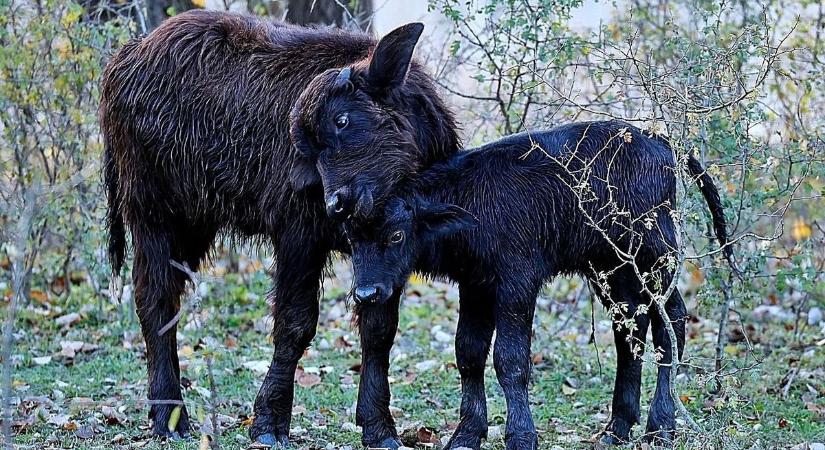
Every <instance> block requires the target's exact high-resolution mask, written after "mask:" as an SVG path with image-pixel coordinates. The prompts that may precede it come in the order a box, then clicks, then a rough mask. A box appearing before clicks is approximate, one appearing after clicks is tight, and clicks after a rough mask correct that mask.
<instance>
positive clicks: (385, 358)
mask: <svg viewBox="0 0 825 450" xmlns="http://www.w3.org/2000/svg"><path fill="white" fill-rule="evenodd" d="M400 296H401V292H400V291H399V292H395V293H394V294H393V295H392V297H391V298H390V299H389V300H387V302H386V303H383V304H369V305H362V306H360V307H359V308H358V310H357V311H356V312H357V314H358V326H359V329H360V332H361V352H362V353H361V380H360V382H359V385H358V405H357V406H356V409H355V422H356V424H358V425H360V426H361V427H362V428H363V436H362V437H361V440H362V443H363V444H364V446H366V447H370V448H389V449H392V450H396V449H397V448H398V447H400V446H401V441H400V440H399V439H398V433H397V432H396V431H395V421H394V420H393V418H392V414H390V384H389V380H388V378H387V377H388V372H389V367H390V350H391V349H392V344H393V340H394V339H395V333H396V331H397V330H398V307H399V298H400Z"/></svg>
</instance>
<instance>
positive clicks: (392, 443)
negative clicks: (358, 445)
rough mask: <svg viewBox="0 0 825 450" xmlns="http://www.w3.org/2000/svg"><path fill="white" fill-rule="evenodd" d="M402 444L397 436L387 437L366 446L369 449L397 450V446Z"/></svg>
mask: <svg viewBox="0 0 825 450" xmlns="http://www.w3.org/2000/svg"><path fill="white" fill-rule="evenodd" d="M403 445H404V444H402V443H401V441H400V440H398V438H395V437H388V438H386V439H384V440H383V441H381V442H379V443H377V444H370V445H367V448H368V449H370V450H385V449H389V450H398V448H399V447H402V446H403Z"/></svg>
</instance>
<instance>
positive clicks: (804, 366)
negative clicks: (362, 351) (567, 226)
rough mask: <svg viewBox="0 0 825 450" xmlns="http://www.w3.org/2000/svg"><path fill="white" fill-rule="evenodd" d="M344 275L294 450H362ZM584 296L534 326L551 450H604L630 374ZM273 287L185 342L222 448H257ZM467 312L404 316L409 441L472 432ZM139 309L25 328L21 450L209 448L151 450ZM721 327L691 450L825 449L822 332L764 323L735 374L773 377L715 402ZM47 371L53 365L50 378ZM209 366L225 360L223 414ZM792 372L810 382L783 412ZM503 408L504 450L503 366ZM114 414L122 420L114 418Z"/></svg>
mask: <svg viewBox="0 0 825 450" xmlns="http://www.w3.org/2000/svg"><path fill="white" fill-rule="evenodd" d="M335 272H336V273H338V274H339V277H338V278H334V279H331V280H328V281H327V282H326V284H325V290H324V292H325V295H324V298H323V300H322V312H321V320H320V326H319V332H318V335H317V337H316V339H315V341H314V343H313V347H311V348H310V349H309V350H308V351H307V354H306V355H305V356H304V358H303V359H302V360H301V366H302V368H303V370H304V371H305V372H306V373H311V374H314V373H317V374H319V375H320V377H321V378H320V383H318V384H315V385H312V384H313V382H303V383H299V384H298V385H296V400H295V405H294V409H293V422H292V428H293V431H292V439H293V442H294V443H295V444H297V446H299V447H304V448H321V449H325V448H343V447H346V446H350V447H352V448H360V434H359V432H358V431H357V430H356V429H355V426H354V422H355V418H354V405H355V400H356V395H357V384H358V376H359V375H358V373H357V371H356V370H354V369H357V364H358V362H359V352H358V349H359V343H358V336H357V332H356V330H355V329H354V328H353V327H352V326H351V324H350V319H351V318H350V315H349V312H348V311H347V307H346V303H345V302H344V300H343V294H344V292H345V291H346V289H345V288H346V286H347V285H348V283H349V281H348V273H347V265H346V264H341V263H338V264H336V265H335ZM576 283H577V281H576V280H561V281H560V282H557V283H556V284H554V285H553V286H552V287H551V288H549V289H548V290H547V298H542V299H540V302H539V303H540V305H539V308H538V312H537V317H536V321H535V325H534V341H533V353H534V362H535V363H536V364H535V368H534V371H533V378H532V385H531V389H530V393H531V402H532V407H533V416H534V419H535V422H536V425H537V427H538V428H539V430H540V448H542V449H577V448H592V447H593V444H592V443H591V442H590V441H589V439H590V436H591V435H593V434H594V433H596V432H597V431H599V430H600V429H601V428H602V427H603V426H604V424H605V423H606V422H607V418H608V416H609V408H608V405H609V404H610V398H611V392H612V386H613V381H612V380H613V375H614V369H615V362H614V354H615V353H614V351H613V344H612V337H611V333H610V331H609V322H608V321H607V320H608V318H607V316H606V314H605V313H604V312H603V310H602V308H601V307H600V306H598V305H596V306H595V308H593V310H594V311H595V314H596V317H595V320H594V323H595V328H594V329H593V336H594V338H595V345H594V343H592V342H591V339H590V336H591V304H590V303H589V301H587V300H586V299H585V300H583V301H581V300H580V301H578V302H576V301H575V300H574V297H575V294H574V291H575V290H576ZM268 286H269V284H268V280H267V278H266V275H265V274H263V273H262V271H257V272H250V273H247V274H236V273H230V274H226V275H224V276H222V277H220V278H219V279H217V280H214V281H210V282H209V283H208V293H207V294H206V295H205V296H204V297H203V301H202V304H201V305H200V308H199V309H197V310H196V311H193V312H189V313H187V314H186V315H185V316H184V319H183V321H184V322H185V325H184V324H181V326H179V335H178V342H179V348H180V355H181V361H182V366H183V370H182V375H183V376H184V377H185V378H186V379H187V380H188V381H189V382H190V383H191V386H190V387H189V388H187V389H186V392H185V398H186V403H187V407H188V409H189V411H190V414H192V415H194V416H196V417H200V418H203V417H204V415H205V414H206V413H207V412H208V406H207V405H208V404H209V402H210V400H214V404H215V410H216V412H217V413H218V414H219V419H220V422H221V428H220V430H221V434H220V438H219V442H220V444H221V447H222V448H227V449H229V448H246V447H247V445H248V444H249V440H248V437H247V427H248V424H249V415H251V413H252V402H253V400H254V397H255V394H256V392H257V390H258V388H259V386H260V382H261V380H262V375H261V374H260V373H257V372H255V371H254V370H250V369H249V368H248V367H247V366H250V365H254V364H251V363H254V362H259V365H260V364H262V365H263V367H266V364H267V362H268V360H269V357H270V355H271V353H270V352H271V348H272V342H271V340H270V338H269V336H268V328H269V326H268V324H267V322H266V318H265V316H266V312H267V310H268V307H267V304H266V301H265V294H266V291H267V289H268ZM456 297H457V290H456V289H455V288H454V287H451V286H448V285H446V284H441V283H436V284H434V285H433V284H427V283H423V282H422V281H421V280H417V279H414V280H413V282H412V283H411V285H410V287H409V289H408V291H407V295H406V298H405V299H404V301H403V304H402V311H401V324H400V327H399V328H400V330H399V333H398V336H397V339H396V345H395V347H394V350H393V354H392V360H393V362H392V366H391V373H390V376H391V381H392V384H391V386H392V392H393V400H392V406H393V413H394V415H395V416H396V422H397V425H398V426H400V427H401V428H403V429H404V430H407V431H406V432H405V435H407V436H409V435H410V434H411V433H410V431H409V430H411V431H412V435H414V434H415V431H416V430H418V429H419V428H421V427H426V428H428V429H430V430H433V431H434V432H435V433H436V434H437V435H438V436H439V437H443V436H449V434H450V432H451V429H452V427H454V426H455V423H456V421H457V419H458V406H459V404H460V383H459V377H458V371H457V369H456V368H455V365H454V363H453V361H454V351H453V347H452V340H451V338H452V335H453V333H454V330H455V324H456V319H457V314H456V307H457V298H456ZM90 299H91V300H90ZM129 309H130V308H129V307H128V306H126V305H116V304H110V303H108V302H106V301H101V300H97V299H94V297H93V295H92V294H91V292H90V291H89V289H88V287H86V286H84V285H79V286H75V289H74V290H73V292H72V293H71V295H69V296H68V297H66V298H65V299H63V300H61V301H60V303H57V304H52V303H50V301H49V300H48V299H43V300H42V301H40V302H35V304H33V305H32V306H30V307H27V308H23V309H22V310H21V311H20V312H19V314H18V319H17V325H16V330H17V334H16V338H17V342H16V346H15V349H14V352H13V353H14V354H15V355H18V356H17V357H16V359H15V364H16V366H15V367H16V368H15V372H14V374H13V379H14V389H15V391H14V394H15V396H16V397H19V398H20V399H21V401H20V402H18V404H17V408H16V411H15V420H16V421H17V425H18V426H17V428H16V430H17V434H16V438H15V443H16V444H17V445H18V447H19V448H44V447H47V448H76V449H98V448H107V449H109V448H144V449H160V448H173V449H197V448H198V446H199V442H198V433H195V438H193V439H191V440H188V441H182V442H168V441H160V440H156V439H151V438H150V437H149V436H148V435H147V429H148V419H147V417H146V412H147V407H145V405H143V404H141V400H143V399H145V398H146V380H145V368H144V364H145V360H144V356H143V351H144V348H143V344H142V339H141V337H140V332H139V328H138V326H137V323H136V321H135V320H134V317H133V316H132V314H131V313H129V314H124V313H123V311H124V310H125V311H129ZM72 311H79V312H80V313H81V320H80V321H79V322H77V323H74V324H72V325H70V326H60V325H57V324H56V323H55V320H54V318H55V317H57V316H60V315H62V314H65V313H66V312H72ZM714 326H715V324H714V322H713V320H712V318H711V319H703V318H697V319H696V320H695V321H693V323H691V325H690V328H689V334H690V340H689V342H688V344H687V353H688V356H689V357H690V359H689V363H690V367H686V368H684V370H683V371H682V374H681V375H680V377H679V380H680V385H679V391H680V393H681V394H682V398H683V399H684V400H685V401H686V403H687V407H688V409H689V410H690V412H691V414H692V415H693V417H694V418H695V419H696V420H697V421H698V422H699V423H700V424H701V425H702V426H703V428H705V433H703V435H702V436H701V437H700V438H699V439H690V440H689V441H688V443H687V444H685V443H680V444H679V445H680V446H686V447H690V448H720V447H722V446H724V447H725V448H790V447H792V446H794V445H798V444H802V443H806V442H822V441H823V440H825V422H824V421H823V415H825V399H824V398H825V386H824V385H823V380H825V369H823V367H825V356H824V355H823V351H822V350H823V347H822V346H821V345H822V342H820V343H819V345H817V341H819V340H820V339H822V336H821V331H819V330H816V329H812V328H810V327H809V328H807V329H806V330H803V332H802V333H801V334H800V336H799V338H798V340H796V341H794V340H793V330H789V329H788V326H787V324H785V323H781V322H770V321H769V322H764V323H758V324H757V326H756V329H755V331H754V336H752V337H753V338H754V341H755V344H754V348H753V350H752V351H751V353H747V351H748V350H747V347H746V346H745V345H744V344H743V343H741V342H740V343H736V342H733V343H730V344H729V345H728V346H727V347H726V353H727V354H728V363H729V366H728V369H730V368H732V367H734V365H737V364H738V365H740V366H743V365H745V364H748V363H749V362H752V361H753V360H754V359H753V358H754V357H758V358H760V359H761V360H762V362H761V363H760V364H759V365H757V366H756V367H755V368H752V369H750V370H744V371H739V372H736V373H734V374H732V375H730V376H727V377H725V378H724V385H725V386H724V389H723V391H722V392H721V393H712V392H711V389H710V388H711V387H712V386H714V383H707V384H703V383H702V380H703V370H702V369H703V368H711V367H712V366H713V360H712V357H713V352H714V345H713V343H714V342H715V332H714ZM67 340H72V341H83V342H86V343H90V344H95V345H97V346H98V347H97V348H96V349H94V350H93V351H81V352H80V353H78V354H77V355H76V356H75V357H74V358H72V359H69V358H65V357H62V356H60V351H61V341H67ZM792 342H799V343H801V344H792ZM648 355H650V352H648ZM43 356H52V360H51V361H49V362H47V363H45V364H43V360H42V359H41V360H39V361H40V363H38V362H35V359H34V358H37V357H43ZM207 358H210V359H213V360H214V378H215V393H216V395H214V398H212V397H213V395H212V393H211V392H210V386H209V382H208V377H207V370H206V361H207ZM647 359H650V358H649V357H648V358H647ZM789 372H795V373H794V374H792V378H793V380H792V382H791V384H790V387H789V388H788V389H787V397H786V398H783V393H782V391H783V388H784V386H785V382H787V380H788V378H787V377H788V375H789ZM704 378H706V377H704ZM308 380H309V381H312V380H311V378H308ZM654 383H655V368H654V367H653V364H652V363H651V362H650V361H647V362H646V363H645V369H644V381H643V398H642V403H643V406H642V408H643V409H642V411H643V421H644V413H645V412H646V411H647V403H648V402H649V400H650V394H651V393H652V391H653V388H654ZM302 384H303V385H304V386H309V385H312V386H311V387H304V386H302ZM487 392H488V405H489V422H490V424H491V426H492V427H493V428H492V432H491V436H490V439H489V440H488V441H487V443H486V444H485V448H489V449H503V448H504V444H503V437H502V430H503V428H504V427H503V424H504V421H505V404H504V398H503V395H502V392H501V390H500V389H499V387H498V385H497V382H496V379H495V375H494V373H493V370H492V367H491V364H488V371H487ZM112 409H113V410H114V411H116V413H115V414H114V417H115V418H114V419H113V418H111V417H108V418H107V414H108V415H109V416H112V414H111V411H112ZM107 410H108V411H109V413H106V411H107ZM84 427H86V428H84ZM77 428H79V430H78V429H77ZM89 430H92V431H93V433H91V434H90V433H89ZM636 432H637V434H638V433H640V432H641V429H640V428H639V427H637V429H636ZM79 436H83V437H85V438H81V437H79ZM694 437H695V436H694ZM411 444H413V445H414V442H411Z"/></svg>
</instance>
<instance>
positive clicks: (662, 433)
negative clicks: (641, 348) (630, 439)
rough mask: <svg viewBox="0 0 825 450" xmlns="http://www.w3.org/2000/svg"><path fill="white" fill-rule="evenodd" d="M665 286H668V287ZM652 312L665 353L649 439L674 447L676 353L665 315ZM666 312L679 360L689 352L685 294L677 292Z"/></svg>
mask: <svg viewBox="0 0 825 450" xmlns="http://www.w3.org/2000/svg"><path fill="white" fill-rule="evenodd" d="M664 286H667V284H665V285H664ZM651 309H653V310H652V311H651V323H652V325H653V327H652V328H653V345H655V346H656V348H657V349H661V350H662V359H661V360H659V361H658V364H659V372H658V376H657V379H656V392H655V394H654V395H653V401H652V402H651V403H650V413H649V414H648V416H647V428H646V432H647V437H648V439H650V440H653V441H654V442H655V443H657V444H670V443H672V441H673V433H674V432H675V430H676V413H675V411H674V404H673V398H672V397H671V395H670V373H671V362H672V361H673V351H672V347H671V340H670V336H669V335H668V331H667V328H666V327H665V322H664V320H663V318H662V316H661V315H660V314H659V312H658V310H656V309H655V306H654V307H652V308H651ZM665 312H666V313H667V315H668V319H669V320H670V324H671V325H672V326H673V332H674V334H675V335H676V347H677V351H678V355H677V357H678V358H679V359H680V360H681V359H682V354H683V353H684V349H685V320H686V318H687V309H686V308H685V302H684V300H682V296H681V294H679V292H678V291H676V290H675V289H674V291H673V293H672V294H671V296H670V298H669V299H668V300H667V302H665Z"/></svg>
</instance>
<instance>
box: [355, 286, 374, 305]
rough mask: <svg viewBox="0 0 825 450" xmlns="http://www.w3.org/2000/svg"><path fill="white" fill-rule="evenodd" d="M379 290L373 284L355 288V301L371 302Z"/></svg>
mask: <svg viewBox="0 0 825 450" xmlns="http://www.w3.org/2000/svg"><path fill="white" fill-rule="evenodd" d="M378 294H379V290H378V288H376V287H375V286H366V287H359V288H356V289H355V302H356V303H358V304H360V303H372V302H374V301H375V300H376V299H377V298H378Z"/></svg>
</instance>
